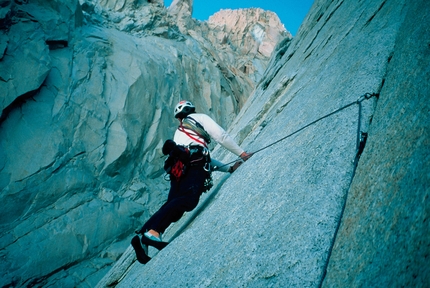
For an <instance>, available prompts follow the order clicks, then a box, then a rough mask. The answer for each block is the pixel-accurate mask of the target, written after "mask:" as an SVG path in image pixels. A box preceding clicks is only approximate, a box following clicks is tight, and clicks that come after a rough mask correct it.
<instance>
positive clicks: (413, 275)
mask: <svg viewBox="0 0 430 288" xmlns="http://www.w3.org/2000/svg"><path fill="white" fill-rule="evenodd" d="M423 5H425V2H424V1H418V2H416V3H414V4H411V3H410V2H408V1H391V2H386V1H378V0H375V1H366V2H357V1H334V2H329V1H322V0H321V1H316V2H315V3H314V5H313V7H312V9H311V11H310V12H309V14H308V16H307V18H306V19H305V21H304V23H303V24H302V26H301V28H300V29H299V32H298V34H297V36H296V37H295V38H294V39H293V40H292V41H291V43H288V42H289V41H285V42H284V43H283V44H285V46H282V45H281V46H280V47H278V50H277V51H276V52H275V54H274V55H273V56H272V59H271V64H270V66H269V68H268V70H267V71H266V73H265V76H264V77H263V79H262V80H261V82H260V83H259V85H258V86H257V88H256V90H255V91H254V93H253V95H252V96H251V97H250V98H249V99H248V101H247V102H246V104H245V106H244V107H243V109H242V110H241V112H240V113H239V115H238V117H237V118H236V119H235V121H234V122H233V124H232V129H231V133H232V134H233V135H236V137H237V140H238V141H240V142H241V144H242V145H243V146H244V147H245V148H246V149H247V150H248V151H256V150H259V149H262V148H265V147H267V146H268V145H271V144H272V143H274V142H275V141H276V140H278V139H283V137H286V136H287V135H289V134H290V133H293V132H295V131H297V130H299V129H300V128H301V127H304V126H305V125H307V124H308V123H312V122H313V121H314V120H316V119H318V118H319V117H321V116H324V115H327V114H328V113H330V112H332V111H336V109H338V108H340V107H344V106H345V105H347V104H350V103H354V101H356V100H357V99H358V98H359V96H361V95H364V94H365V93H368V92H370V93H379V94H380V96H379V100H378V101H377V100H376V98H371V99H369V100H364V101H363V102H362V104H363V107H362V108H363V111H362V117H361V124H362V126H361V129H360V130H362V131H363V132H367V133H369V138H368V139H369V140H368V141H369V142H368V143H369V144H367V145H368V146H366V147H365V149H364V152H363V155H362V157H361V159H360V162H359V164H358V167H357V170H355V167H354V159H355V155H356V144H357V143H356V140H357V124H358V118H359V117H358V105H355V104H352V106H350V107H348V108H345V109H343V110H341V111H340V112H338V113H335V114H334V115H332V116H330V117H329V118H325V119H323V120H321V121H318V122H317V123H315V124H313V125H311V126H309V127H308V128H306V129H304V130H301V131H300V132H299V133H296V134H294V135H292V136H291V137H288V138H286V139H284V140H283V141H281V142H279V143H277V144H276V145H272V146H269V147H268V148H267V149H264V150H261V151H260V152H258V153H257V154H255V155H254V156H253V157H252V158H251V159H250V160H249V161H248V162H246V163H245V164H244V165H242V166H241V168H240V169H239V170H238V171H236V172H235V173H234V174H232V175H231V176H230V177H227V178H217V181H219V182H218V183H220V185H219V186H217V187H216V189H214V190H213V191H212V192H211V194H210V195H205V197H204V198H205V199H203V201H202V204H201V206H200V209H197V211H195V212H194V213H191V214H188V215H187V216H186V217H185V218H184V219H182V220H181V221H180V222H179V223H177V225H175V226H174V227H172V228H171V230H169V233H168V235H167V236H170V239H171V240H172V242H171V243H170V244H169V246H167V247H166V248H165V249H163V250H162V251H161V252H159V253H158V254H155V252H153V254H151V255H154V256H155V257H154V258H153V259H152V260H151V261H150V262H149V263H148V264H147V265H140V264H138V263H136V262H135V264H133V265H131V266H130V267H127V269H128V270H127V272H126V273H125V274H123V275H122V276H121V277H123V278H117V282H116V284H117V283H118V281H119V283H118V285H117V287H130V286H133V287H156V286H166V287H320V286H321V285H323V286H325V287H355V286H360V287H361V286H363V287H369V286H370V287H391V286H394V287H401V286H414V287H426V286H427V284H428V283H429V276H428V275H430V273H429V267H430V266H429V265H428V264H429V261H428V255H429V254H428V252H429V249H428V247H429V245H428V241H429V238H428V235H429V233H428V230H429V229H428V228H429V225H428V211H429V202H428V194H429V186H428V183H429V181H428V180H429V179H428V174H429V166H428V163H429V161H428V159H427V158H428V155H429V153H428V152H429V143H428V140H429V125H428V123H429V121H428V111H429V109H428V105H429V102H428V83H429V81H428V80H429V73H428V72H429V71H428V67H429V66H428V53H429V46H428V41H427V38H426V36H425V35H427V34H428V15H429V13H428V11H427V10H426V9H422V11H418V10H417V9H420V8H419V7H423ZM408 33H411V34H408ZM406 34H407V35H406ZM412 43H413V44H412ZM407 52H408V53H409V54H408V53H407ZM373 115H374V116H373ZM405 122H406V123H405ZM404 149H405V150H407V151H404ZM214 155H215V156H216V157H223V156H225V157H226V158H224V159H225V160H229V159H230V160H231V158H230V157H229V156H228V155H227V154H225V153H224V152H223V151H222V150H221V149H216V151H215V152H214ZM354 172H356V173H354ZM351 181H352V186H351ZM221 184H222V185H221ZM348 191H349V193H348ZM345 201H347V205H346V206H345ZM344 207H346V208H345V210H344ZM344 215H345V216H344ZM342 219H343V221H342V226H341V228H340V230H338V225H339V223H340V221H341V220H342ZM338 231H339V233H338ZM334 243H335V245H334V248H333V250H332V247H333V244H334ZM397 245H398V246H397ZM129 252H130V248H129V250H127V252H126V253H125V254H124V256H123V257H124V258H123V259H125V258H127V257H134V256H133V254H128V253H129ZM129 255H131V256H129ZM327 267H328V269H327V273H326V268H327ZM112 272H113V271H111V272H110V273H112ZM110 273H108V275H107V276H109V275H111V274H110ZM107 278H108V277H106V278H105V279H104V280H106V279H107ZM108 283H113V282H112V278H111V279H110V282H109V281H105V282H103V281H102V282H100V283H99V285H100V286H101V287H104V286H106V285H107V284H108Z"/></svg>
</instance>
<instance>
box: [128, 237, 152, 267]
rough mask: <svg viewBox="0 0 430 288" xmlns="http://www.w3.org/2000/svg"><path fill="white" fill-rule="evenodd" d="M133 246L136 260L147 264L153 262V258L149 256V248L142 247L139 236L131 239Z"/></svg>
mask: <svg viewBox="0 0 430 288" xmlns="http://www.w3.org/2000/svg"><path fill="white" fill-rule="evenodd" d="M142 238H143V237H142ZM131 246H133V248H134V252H136V258H137V261H139V263H141V264H146V263H148V261H149V260H151V257H149V256H148V246H147V245H142V243H141V241H140V237H139V236H137V235H136V236H134V237H133V239H131Z"/></svg>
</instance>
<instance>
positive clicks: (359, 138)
mask: <svg viewBox="0 0 430 288" xmlns="http://www.w3.org/2000/svg"><path fill="white" fill-rule="evenodd" d="M372 97H376V98H378V97H379V94H377V93H366V94H364V95H362V96H360V97H359V98H358V99H357V100H356V101H353V102H351V103H349V104H346V105H345V106H342V107H340V108H339V109H337V110H335V111H333V112H331V113H328V114H326V115H324V116H322V117H320V118H318V119H316V120H314V121H312V122H310V123H309V124H307V125H305V126H303V127H301V128H299V129H297V130H296V131H294V132H292V133H290V134H288V135H286V136H284V137H282V138H280V139H278V140H276V141H275V142H272V143H270V144H269V145H266V146H264V147H262V148H260V149H258V150H255V151H254V152H252V153H251V154H256V153H258V152H261V151H263V150H265V149H267V148H269V147H272V146H274V145H276V144H278V143H279V142H282V141H284V140H285V139H287V138H289V137H291V136H293V135H295V134H297V133H299V132H300V131H302V130H304V129H306V128H308V127H309V126H312V125H314V124H315V123H317V122H319V121H321V120H323V119H325V118H328V117H330V116H332V115H334V114H336V113H339V112H340V111H342V110H344V109H346V108H348V107H351V106H353V105H356V104H357V105H358V107H359V108H358V109H359V111H358V127H357V144H356V145H357V147H356V149H357V154H358V152H359V150H360V145H362V144H361V143H362V142H363V141H365V139H366V138H365V137H366V136H367V134H366V135H361V134H365V133H361V110H362V106H361V102H363V101H364V100H368V99H370V98H372ZM363 148H364V147H363ZM358 157H359V156H358ZM240 160H241V159H240V158H238V159H236V160H234V161H231V162H229V163H227V164H224V165H222V166H219V167H217V168H220V167H224V166H227V165H230V164H232V163H235V162H237V161H240ZM356 161H358V159H357V157H356ZM354 171H355V169H354Z"/></svg>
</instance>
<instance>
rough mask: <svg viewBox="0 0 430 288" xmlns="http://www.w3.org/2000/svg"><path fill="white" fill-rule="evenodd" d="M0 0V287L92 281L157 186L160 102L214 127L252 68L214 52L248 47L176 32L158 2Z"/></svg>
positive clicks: (168, 121) (166, 115) (161, 188)
mask: <svg viewBox="0 0 430 288" xmlns="http://www.w3.org/2000/svg"><path fill="white" fill-rule="evenodd" d="M1 7H2V8H1V10H0V12H1V13H0V16H1V18H0V20H1V22H0V23H1V24H2V26H1V34H2V35H1V36H2V37H1V41H0V48H1V50H2V53H1V55H2V56H1V58H0V59H1V60H0V74H1V75H0V96H1V98H0V99H1V108H2V110H1V111H2V114H1V115H2V116H1V118H0V125H1V126H0V127H1V128H0V199H1V201H2V204H3V207H4V208H3V211H2V213H1V214H0V251H1V252H0V255H1V261H0V271H1V272H0V286H7V285H10V286H56V287H94V286H95V285H96V284H97V283H98V282H99V281H100V279H101V278H102V277H103V276H104V275H105V274H106V273H107V271H108V270H109V268H110V266H111V265H113V263H114V261H116V260H117V259H119V258H120V256H121V254H123V252H124V250H126V248H127V247H128V245H129V235H130V233H132V232H133V231H134V229H136V228H138V227H139V226H140V225H141V224H142V222H143V221H145V220H146V219H147V218H148V217H149V215H150V214H152V213H153V212H154V211H156V209H157V208H158V207H159V206H160V204H161V203H162V201H164V199H165V198H166V193H167V191H166V190H167V189H166V188H167V185H168V182H166V181H165V180H164V179H163V177H162V174H163V170H162V163H163V159H162V153H161V146H162V143H163V142H164V141H165V140H166V139H168V138H171V137H172V133H173V131H174V129H175V128H176V125H177V123H175V122H174V121H173V120H174V119H173V117H172V107H173V106H174V105H175V104H176V102H177V101H179V100H181V99H182V98H187V99H190V100H192V101H193V102H194V103H195V104H196V105H197V106H198V107H200V111H202V112H205V113H208V114H210V115H211V116H212V117H213V118H215V119H216V120H217V121H218V122H219V123H220V124H221V125H223V126H224V127H227V126H228V124H229V123H231V121H232V119H233V117H234V116H235V115H236V114H237V113H238V111H239V110H240V108H241V107H242V106H243V103H244V102H245V101H246V98H247V97H248V96H249V94H250V93H251V91H252V89H253V87H254V86H255V85H256V84H257V83H256V82H254V81H256V79H257V78H258V75H256V74H255V73H254V74H253V73H243V72H241V71H240V70H238V69H234V66H233V65H225V64H222V63H221V62H222V61H224V60H223V59H224V57H227V58H228V59H231V63H236V62H239V61H238V60H236V58H238V59H239V58H246V57H249V58H252V57H255V55H250V56H248V55H245V54H241V52H240V51H233V50H232V49H230V48H228V47H227V49H226V51H224V52H223V53H222V54H221V53H220V54H218V53H217V50H216V49H215V48H214V47H213V45H212V44H211V43H212V42H211V40H209V38H208V39H204V37H203V36H202V35H204V33H209V32H208V31H209V30H210V28H209V27H208V26H207V25H206V26H204V29H203V28H201V27H200V25H198V22H197V21H195V20H191V19H190V23H191V24H193V23H195V26H190V27H188V29H189V30H188V31H190V33H189V34H183V33H182V32H181V31H180V30H179V29H178V27H177V26H175V25H176V24H174V23H175V18H174V17H173V16H172V15H169V14H168V13H167V9H165V7H164V6H163V4H162V3H161V1H151V2H147V1H111V0H110V1H85V2H84V1H82V2H81V3H78V2H77V1H76V0H69V1H48V2H46V1H14V2H12V1H8V2H7V3H6V4H5V5H3V4H2V5H1ZM81 8H82V9H81ZM249 21H250V22H251V23H252V22H253V21H257V19H254V18H252V17H250V18H249ZM193 25H194V24H193ZM263 26H264V25H263ZM53 27H55V29H53ZM193 27H194V30H191V28H193ZM267 29H269V28H267ZM282 29H284V28H283V27H282ZM285 33H286V32H285V31H283V30H282V31H279V34H278V35H279V37H280V38H279V39H277V41H278V40H280V39H282V37H284V36H285V35H286V34H285ZM190 34H193V35H195V37H192V36H190ZM3 36H5V37H3ZM240 37H247V35H240ZM198 39H204V41H200V40H198ZM267 41H273V39H267ZM214 42H216V40H214ZM268 45H269V44H268ZM273 45H275V43H273ZM217 47H222V45H219V46H217ZM268 61H269V58H268V57H266V56H264V55H261V56H259V58H258V60H257V61H256V63H259V64H258V65H260V66H261V67H263V66H265V65H267V63H268ZM256 70H257V69H256ZM261 73H262V72H261ZM260 78H261V76H260ZM196 83H198V85H196Z"/></svg>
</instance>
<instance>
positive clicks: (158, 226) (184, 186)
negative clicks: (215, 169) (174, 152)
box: [139, 167, 206, 234]
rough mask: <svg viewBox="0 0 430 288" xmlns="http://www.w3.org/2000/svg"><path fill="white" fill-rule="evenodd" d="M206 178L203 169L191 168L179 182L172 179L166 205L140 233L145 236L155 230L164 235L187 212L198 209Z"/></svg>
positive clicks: (150, 219)
mask: <svg viewBox="0 0 430 288" xmlns="http://www.w3.org/2000/svg"><path fill="white" fill-rule="evenodd" d="M205 178H206V172H205V171H204V170H203V168H202V167H190V168H189V169H188V171H187V173H186V175H185V176H183V177H182V178H181V179H180V180H179V181H177V180H175V179H171V182H170V191H169V196H168V198H167V201H166V203H164V204H163V206H161V208H160V209H159V210H158V211H157V212H156V213H155V214H154V215H152V216H151V218H149V220H148V221H147V222H146V223H145V224H144V225H143V227H142V229H140V231H139V232H140V233H141V234H143V233H145V232H146V231H148V230H151V229H153V230H155V231H157V232H158V233H164V231H165V230H166V229H167V227H169V225H170V224H172V223H173V222H176V221H178V220H179V219H181V217H182V215H184V213H185V212H189V211H192V210H193V209H194V208H196V206H197V204H198V203H199V199H200V195H201V194H202V189H203V184H204V181H205Z"/></svg>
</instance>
